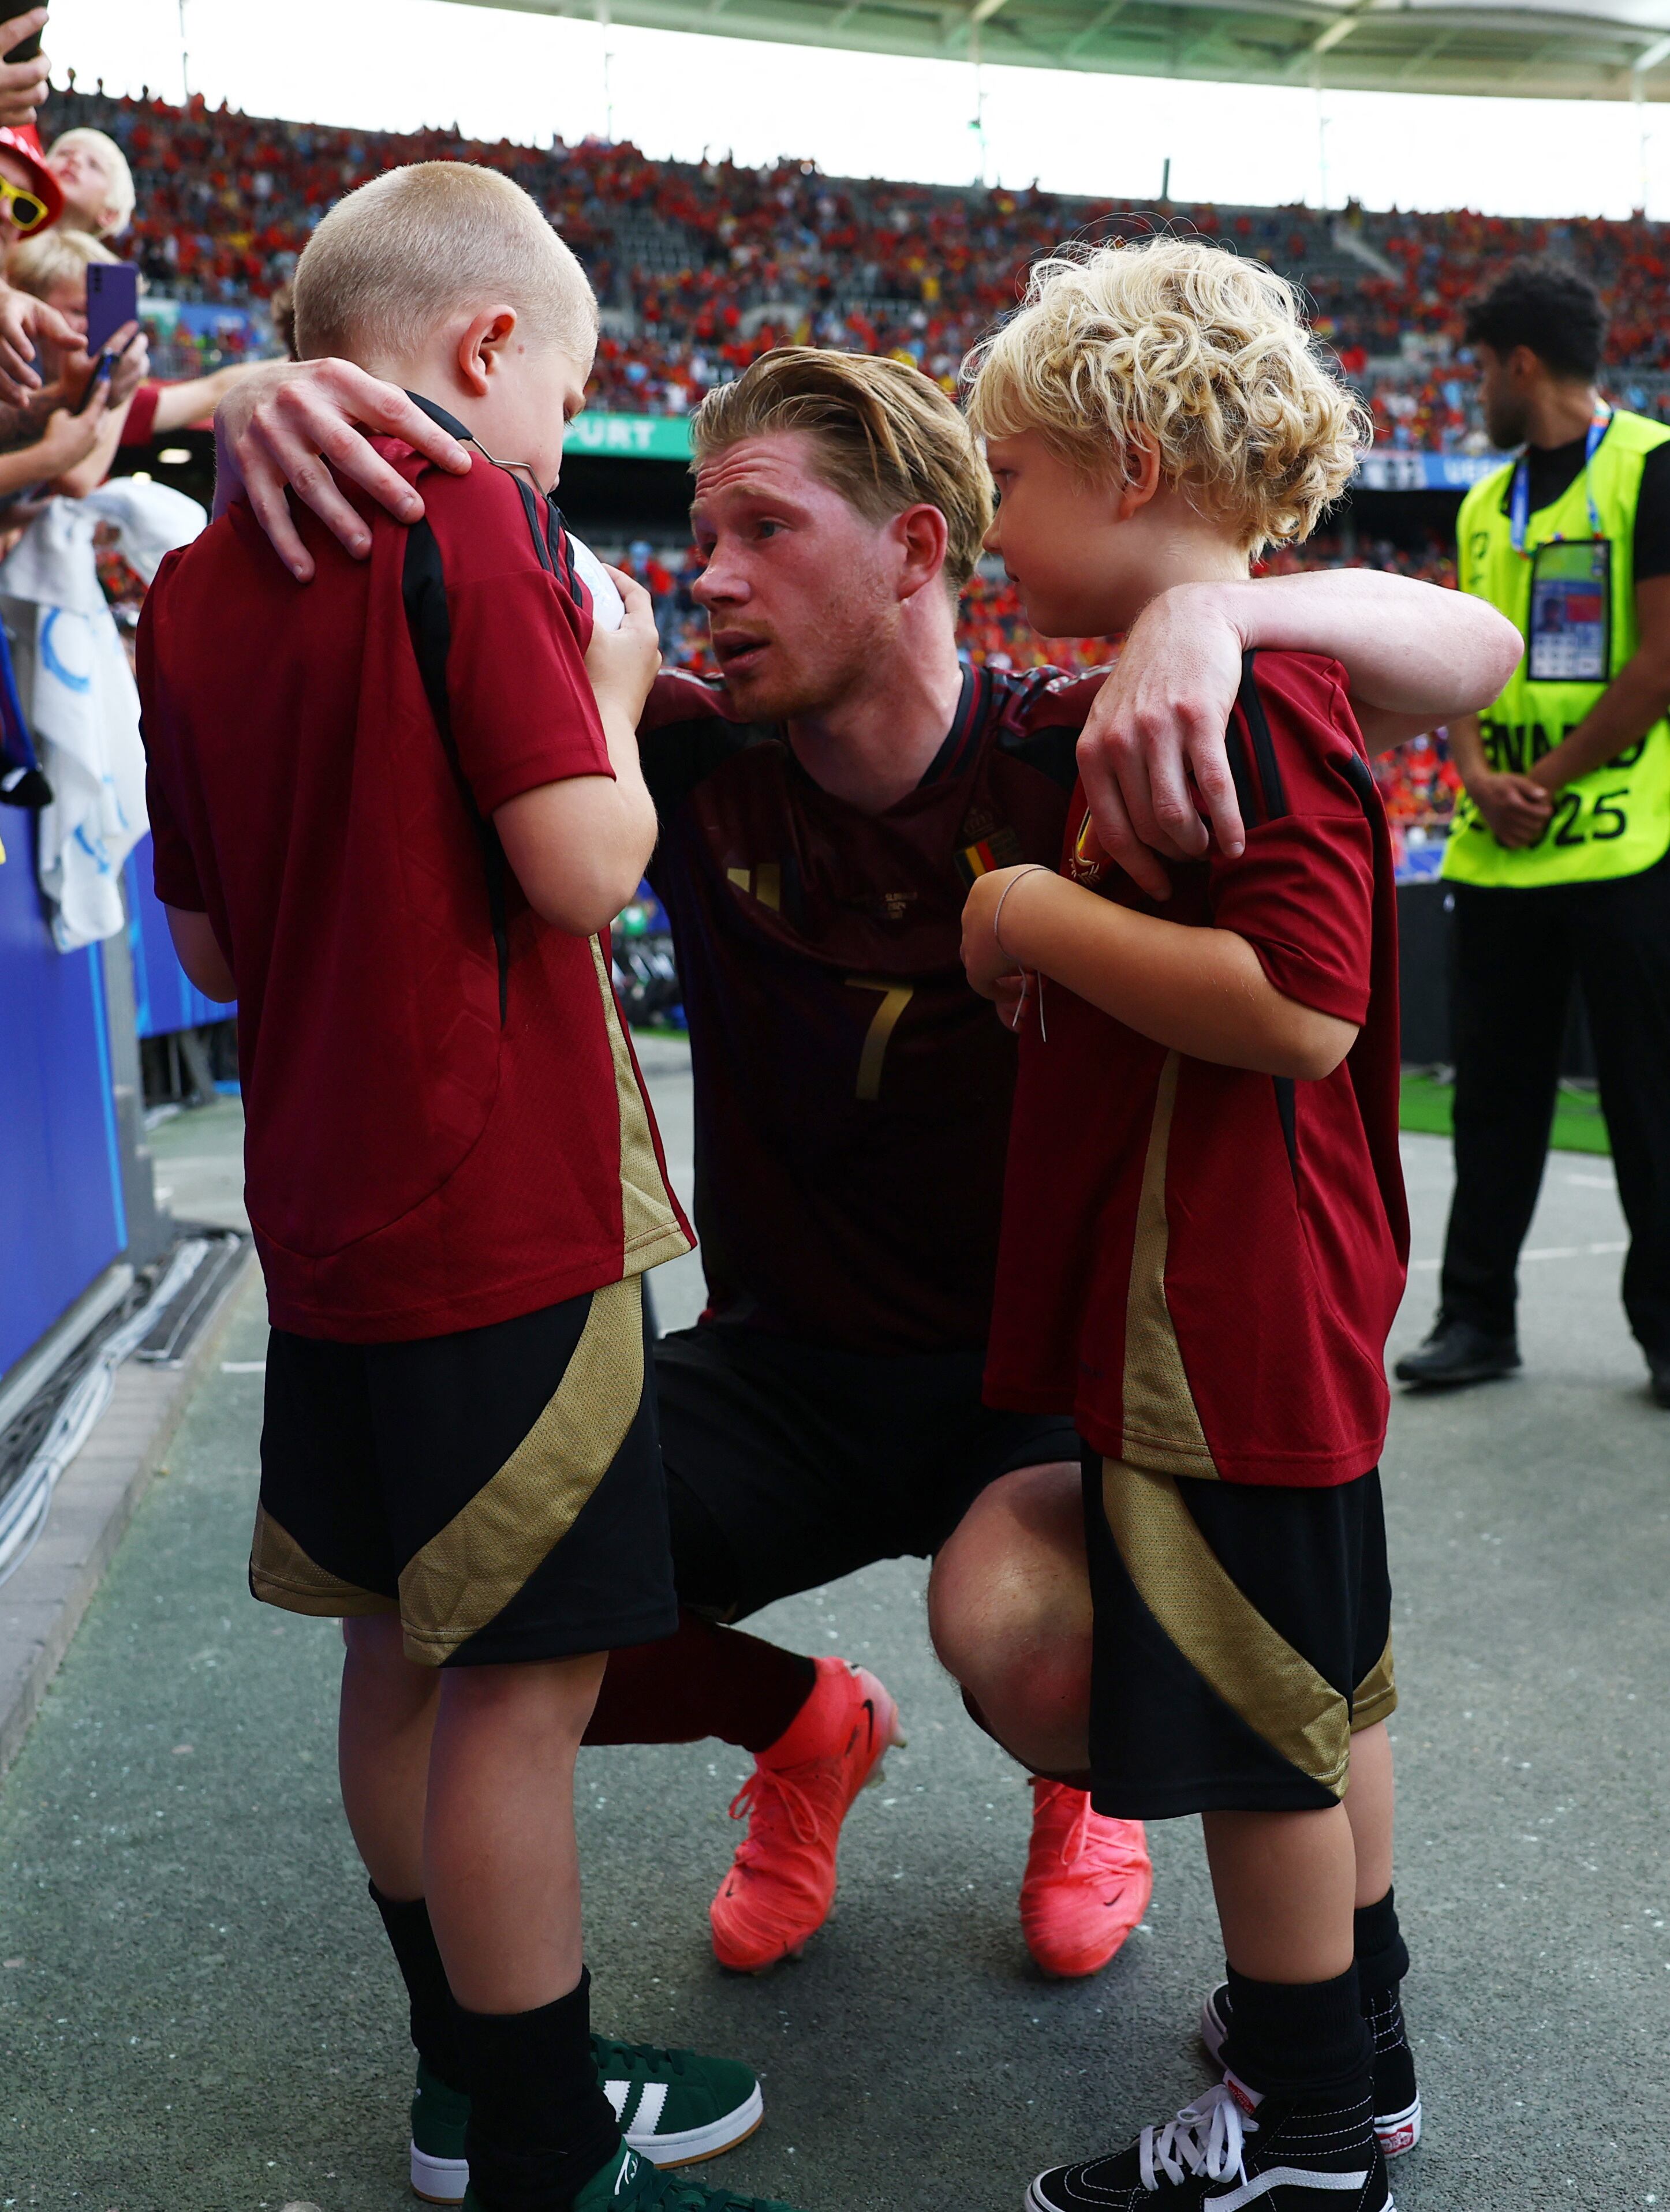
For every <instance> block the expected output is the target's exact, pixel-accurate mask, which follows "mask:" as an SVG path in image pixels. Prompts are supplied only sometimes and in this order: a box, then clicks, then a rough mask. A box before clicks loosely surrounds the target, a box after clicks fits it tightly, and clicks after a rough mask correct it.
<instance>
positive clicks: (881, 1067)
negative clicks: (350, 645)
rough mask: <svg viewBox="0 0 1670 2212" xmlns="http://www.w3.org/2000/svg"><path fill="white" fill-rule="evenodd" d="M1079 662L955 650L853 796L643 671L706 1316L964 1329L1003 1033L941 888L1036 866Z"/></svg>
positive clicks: (815, 1335)
mask: <svg viewBox="0 0 1670 2212" xmlns="http://www.w3.org/2000/svg"><path fill="white" fill-rule="evenodd" d="M1101 681H1102V673H1101V672H1100V671H1098V672H1097V673H1095V674H1093V675H1089V676H1083V677H1064V676H1060V675H1057V673H1056V671H1053V670H1051V669H1036V670H1033V671H1029V672H1028V673H1027V674H1025V675H1019V676H1017V675H1009V674H1003V673H998V672H997V671H992V670H982V669H971V670H969V671H967V672H966V675H965V677H964V680H963V690H962V696H961V698H960V702H958V707H957V711H956V714H955V717H954V720H953V723H952V726H951V728H950V730H949V731H948V733H947V735H946V738H945V742H944V744H942V746H941V748H940V750H939V751H938V753H937V754H936V757H935V758H934V760H933V761H932V762H931V763H930V764H929V768H928V770H927V772H926V774H925V775H923V779H922V781H921V782H920V783H919V784H918V785H917V787H916V789H915V790H914V791H912V792H911V793H909V794H908V795H907V796H906V797H905V798H904V799H900V800H899V803H898V804H897V805H894V806H892V807H889V808H888V810H887V812H886V813H885V814H879V815H872V814H866V813H863V812H862V811H860V810H859V809H858V808H857V807H856V806H852V805H849V804H848V803H847V802H846V801H845V800H844V799H838V798H835V797H834V796H833V795H832V793H829V792H826V791H825V790H824V789H822V787H820V785H818V784H816V783H814V781H813V780H812V778H811V777H810V776H809V775H808V774H807V772H806V771H805V769H803V768H801V765H800V763H799V762H798V761H797V760H796V759H795V756H794V754H793V752H792V751H791V750H790V749H789V744H788V741H787V739H786V738H785V736H784V734H783V731H782V730H781V729H780V728H772V727H770V726H760V725H752V724H747V723H741V722H736V721H732V720H728V719H727V718H726V715H725V713H724V707H723V695H722V692H721V691H720V690H718V688H717V687H716V686H715V685H713V684H708V683H705V682H704V681H702V680H701V679H699V678H694V677H689V676H679V675H669V676H663V677H661V678H659V679H658V681H657V683H656V685H655V691H654V693H653V695H652V696H651V699H650V701H649V708H648V712H647V713H646V715H645V718H644V722H643V730H642V732H641V735H642V747H643V764H644V772H645V775H646V776H647V777H648V779H649V787H650V789H651V791H652V792H653V793H654V794H655V802H656V805H657V808H658V810H659V811H660V815H661V843H660V846H659V848H658V849H657V852H656V854H655V862H654V865H653V866H652V868H651V871H650V880H651V882H652V883H653V884H654V885H655V890H656V891H657V893H658V894H659V896H660V897H661V902H662V903H663V904H664V905H665V907H666V908H667V913H668V915H669V916H670V917H671V920H672V924H673V939H674V944H675V948H676V951H677V954H678V961H679V973H680V978H681V979H682V981H683V985H684V994H685V1005H686V1010H687V1012H688V1014H689V1018H690V1033H691V1049H692V1064H693V1073H694V1079H695V1106H696V1225H697V1231H698V1235H699V1237H700V1239H701V1246H702V1253H703V1258H704V1262H705V1266H706V1269H707V1283H708V1310H707V1314H706V1316H705V1318H706V1319H708V1320H709V1321H711V1322H724V1323H732V1324H741V1325H744V1326H748V1327H753V1328H763V1329H770V1330H772V1331H775V1332H776V1333H777V1334H782V1335H787V1336H794V1337H798V1338H801V1339H804V1340H811V1341H814V1342H820V1343H826V1344H833V1345H838V1346H843V1347H844V1348H846V1349H848V1350H850V1351H856V1352H936V1351H945V1350H949V1349H952V1348H954V1347H959V1346H962V1347H968V1346H983V1345H984V1342H985V1340H986V1333H987V1328H988V1326H989V1324H990V1316H991V1295H992V1283H993V1277H994V1273H995V1269H996V1263H997V1231H998V1221H999V1217H1000V1212H1001V1206H1002V1197H1003V1158H1004V1151H1005V1146H1006V1144H1007V1139H1008V1133H1009V1105H1010V1101H1011V1098H1012V1096H1013V1093H1014V1088H1015V1042H1014V1040H1013V1038H1012V1037H1011V1036H1009V1034H1008V1032H1007V1031H1006V1030H1004V1029H1003V1026H1002V1024H1000V1023H999V1021H998V1020H997V1017H996V1016H995V1014H994V1013H993V1012H992V1009H991V1007H990V1004H989V1003H988V1002H987V1001H986V1000H984V999H981V998H978V997H977V996H976V995H975V994H974V993H973V992H972V990H970V988H969V987H968V983H967V980H966V977H965V975H964V974H963V968H962V960H961V957H960V944H961V934H962V929H961V919H962V908H963V902H964V900H965V898H966V896H967V894H968V887H969V885H970V884H972V882H973V880H974V878H975V877H976V876H978V875H980V874H983V873H984V872H985V871H986V870H988V869H990V868H1001V867H1008V866H1011V865H1013V864H1014V863H1015V862H1016V861H1020V860H1039V861H1042V862H1043V863H1044V864H1045V866H1051V867H1053V866H1054V865H1055V863H1056V860H1057V856H1058V854H1059V852H1060V849H1061V837H1062V832H1063V829H1064V823H1065V820H1066V812H1067V801H1068V798H1069V795H1070V793H1071V790H1072V787H1073V782H1074V769H1075V764H1074V745H1075V742H1076V738H1077V734H1078V730H1079V726H1080V725H1081V724H1082V721H1083V720H1084V717H1085V715H1086V714H1087V713H1088V709H1089V704H1090V701H1091V699H1092V698H1093V697H1094V695H1095V692H1096V690H1097V689H1098V687H1099V686H1100V683H1101Z"/></svg>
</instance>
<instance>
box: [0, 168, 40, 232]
mask: <svg viewBox="0 0 1670 2212" xmlns="http://www.w3.org/2000/svg"><path fill="white" fill-rule="evenodd" d="M0 208H3V209H4V210H5V212H6V213H7V215H8V216H10V218H11V220H12V221H13V222H15V224H16V225H17V228H18V229H19V230H20V231H21V232H22V234H23V235H24V236H25V237H26V238H27V236H28V234H29V233H30V232H31V231H32V230H39V229H40V226H41V224H42V223H43V222H46V216H47V214H48V211H49V210H48V209H47V206H46V201H45V200H44V199H42V198H41V197H40V193H39V192H31V191H25V190H24V188H23V186H22V185H15V184H13V182H12V181H11V179H10V178H9V177H0Z"/></svg>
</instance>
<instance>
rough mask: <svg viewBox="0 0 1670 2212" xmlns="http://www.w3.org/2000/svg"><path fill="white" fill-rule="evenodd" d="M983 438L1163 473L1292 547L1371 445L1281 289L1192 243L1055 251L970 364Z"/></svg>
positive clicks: (1239, 527) (1234, 521)
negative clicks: (1147, 463) (1148, 459)
mask: <svg viewBox="0 0 1670 2212" xmlns="http://www.w3.org/2000/svg"><path fill="white" fill-rule="evenodd" d="M964 374H965V376H966V379H967V380H968V413H969V420H970V422H972V425H973V427H974V428H975V429H976V430H977V431H978V432H979V433H980V434H981V435H983V436H985V437H992V438H1007V437H1015V436H1018V435H1021V433H1022V432H1024V431H1028V430H1032V431H1036V432H1037V434H1038V435H1039V437H1040V438H1042V439H1043V441H1045V444H1046V445H1047V446H1048V447H1051V450H1052V451H1053V452H1055V453H1057V454H1058V455H1060V457H1061V458H1062V459H1064V460H1067V461H1070V463H1072V465H1074V466H1075V467H1076V468H1077V469H1079V470H1081V471H1082V472H1083V473H1084V474H1085V475H1086V476H1088V477H1091V478H1093V479H1106V477H1109V475H1110V474H1111V475H1112V477H1113V478H1114V480H1115V481H1118V482H1125V481H1128V480H1129V476H1130V471H1131V455H1132V453H1133V452H1134V451H1136V450H1137V449H1139V448H1140V447H1142V446H1143V445H1144V444H1149V443H1151V444H1152V445H1154V446H1155V447H1157V448H1158V451H1159V455H1160V466H1161V473H1162V475H1163V477H1165V479H1166V480H1167V482H1169V483H1174V484H1176V485H1177V486H1179V489H1182V490H1183V491H1184V492H1185V494H1186V495H1187V496H1188V497H1189V498H1190V499H1191V500H1192V501H1193V503H1194V504H1195V506H1196V507H1198V510H1199V511H1200V512H1201V513H1204V514H1210V515H1211V516H1213V517H1214V518H1216V519H1221V520H1222V521H1224V522H1225V523H1226V524H1228V526H1230V527H1231V528H1233V530H1234V532H1235V536H1236V539H1237V542H1238V544H1240V545H1241V546H1242V547H1243V548H1245V549H1246V550H1247V551H1249V552H1254V553H1256V552H1258V551H1259V550H1260V549H1261V548H1262V547H1264V546H1265V545H1267V544H1271V543H1272V542H1273V543H1275V544H1294V543H1295V542H1296V541H1297V540H1299V539H1300V538H1306V537H1308V536H1309V534H1310V532H1312V531H1313V529H1314V528H1315V526H1316V523H1317V520H1318V518H1319V516H1320V514H1321V513H1322V512H1323V510H1324V508H1326V507H1328V506H1329V505H1330V504H1331V503H1332V501H1334V500H1336V499H1338V496H1339V495H1340V493H1341V492H1342V491H1344V489H1345V486H1346V484H1347V483H1348V482H1349V481H1350V476H1351V472H1352V471H1353V470H1354V469H1355V468H1356V464H1357V459H1358V457H1359V455H1360V454H1361V453H1362V451H1363V449H1364V448H1365V447H1367V445H1368V441H1369V440H1370V438H1371V437H1372V435H1373V431H1372V428H1371V427H1370V424H1369V422H1368V416H1366V415H1365V414H1364V413H1363V410H1362V408H1361V407H1360V406H1359V405H1358V404H1357V402H1356V400H1355V399H1354V398H1352V396H1351V394H1350V392H1349V391H1347V390H1346V388H1345V386H1344V385H1343V384H1342V383H1341V382H1340V380H1339V379H1338V377H1337V376H1336V375H1335V374H1333V373H1332V370H1331V369H1329V368H1327V367H1326V365H1325V364H1324V362H1323V361H1322V360H1321V358H1320V356H1319V354H1318V352H1317V350H1316V347H1315V343H1314V340H1313V337H1312V335H1311V332H1310V330H1309V328H1308V327H1307V324H1306V322H1305V319H1304V316H1303V313H1302V312H1301V307H1300V301H1299V295H1298V294H1297V293H1296V292H1295V289H1294V288H1293V286H1292V285H1291V284H1289V283H1288V282H1287V281H1286V280H1285V278H1283V277H1281V276H1277V275H1276V273H1275V271H1274V270H1270V269H1266V268H1265V266H1264V264H1263V263H1262V262H1258V261H1246V260H1242V259H1240V258H1239V257H1238V256H1236V255H1235V254H1233V253H1229V252H1225V251H1224V250H1223V249H1222V247H1220V246H1208V245H1206V244H1205V243H1204V241H1202V240H1198V239H1186V238H1156V239H1153V240H1149V241H1148V242H1146V243H1145V244H1143V245H1140V246H1094V247H1092V246H1086V247H1082V248H1072V247H1069V248H1066V249H1064V251H1063V252H1060V253H1058V254H1056V255H1055V256H1053V257H1052V258H1050V259H1049V260H1046V261H1040V262H1038V263H1036V264H1034V265H1033V270H1032V274H1031V276H1030V278H1029V280H1028V282H1027V294H1026V298H1025V300H1024V301H1023V302H1022V303H1021V307H1020V308H1019V310H1018V311H1017V312H1016V313H1015V315H1014V316H1013V317H1012V318H1011V319H1010V320H1009V322H1007V323H1005V324H1003V325H1002V326H1001V327H1000V328H999V329H998V330H997V331H994V332H993V333H992V335H991V336H990V337H988V338H986V339H985V340H984V342H983V343H981V344H980V345H978V346H977V347H976V348H975V349H974V351H973V352H972V354H971V355H970V356H969V357H968V360H967V362H966V363H965V365H964Z"/></svg>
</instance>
